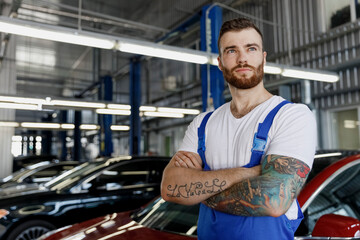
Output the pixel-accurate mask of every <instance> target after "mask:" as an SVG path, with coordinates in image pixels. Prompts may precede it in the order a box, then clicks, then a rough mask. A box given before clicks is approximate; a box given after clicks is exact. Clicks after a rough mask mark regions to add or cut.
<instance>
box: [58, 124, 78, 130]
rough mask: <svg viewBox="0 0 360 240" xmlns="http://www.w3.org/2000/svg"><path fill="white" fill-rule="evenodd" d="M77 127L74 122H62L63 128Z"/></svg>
mask: <svg viewBox="0 0 360 240" xmlns="http://www.w3.org/2000/svg"><path fill="white" fill-rule="evenodd" d="M74 128H75V125H74V124H71V123H63V124H61V129H69V130H71V129H74Z"/></svg>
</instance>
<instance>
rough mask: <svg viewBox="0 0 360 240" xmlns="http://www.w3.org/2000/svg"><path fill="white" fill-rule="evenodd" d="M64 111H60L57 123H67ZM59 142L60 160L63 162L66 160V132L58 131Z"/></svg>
mask: <svg viewBox="0 0 360 240" xmlns="http://www.w3.org/2000/svg"><path fill="white" fill-rule="evenodd" d="M67 113H68V112H67V111H66V110H61V111H60V117H59V123H60V124H61V123H67V115H68V114H67ZM59 141H60V143H61V153H60V160H61V161H65V160H66V158H67V148H66V131H59Z"/></svg>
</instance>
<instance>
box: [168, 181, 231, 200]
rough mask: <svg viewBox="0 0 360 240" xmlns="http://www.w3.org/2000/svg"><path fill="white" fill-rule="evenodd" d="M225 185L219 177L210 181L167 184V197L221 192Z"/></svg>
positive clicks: (185, 196) (186, 196)
mask: <svg viewBox="0 0 360 240" xmlns="http://www.w3.org/2000/svg"><path fill="white" fill-rule="evenodd" d="M225 185H226V181H220V180H219V179H213V181H212V183H209V182H205V183H201V182H194V183H190V184H185V185H175V186H171V185H169V186H168V187H167V189H168V190H169V191H170V192H171V194H168V196H169V197H181V198H189V197H192V196H195V195H197V196H200V195H202V194H212V193H219V192H222V191H223V190H224V189H223V187H224V186H225Z"/></svg>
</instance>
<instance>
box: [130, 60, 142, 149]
mask: <svg viewBox="0 0 360 240" xmlns="http://www.w3.org/2000/svg"><path fill="white" fill-rule="evenodd" d="M140 70H141V64H140V61H139V59H138V58H133V59H131V60H130V105H131V115H130V138H129V146H130V155H139V154H140V142H141V121H140V116H139V113H140V111H139V108H140V104H141V79H140V77H141V75H140V73H141V71H140Z"/></svg>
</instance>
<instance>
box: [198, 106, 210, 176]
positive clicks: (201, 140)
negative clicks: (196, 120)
mask: <svg viewBox="0 0 360 240" xmlns="http://www.w3.org/2000/svg"><path fill="white" fill-rule="evenodd" d="M212 113H213V112H209V113H207V114H206V115H205V117H204V118H203V120H202V122H201V124H200V127H199V128H198V149H197V151H198V153H199V155H200V157H201V160H202V162H203V167H204V170H210V168H209V166H208V165H207V163H206V159H205V149H206V148H205V126H206V123H207V121H208V120H209V118H210V116H211V114H212Z"/></svg>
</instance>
